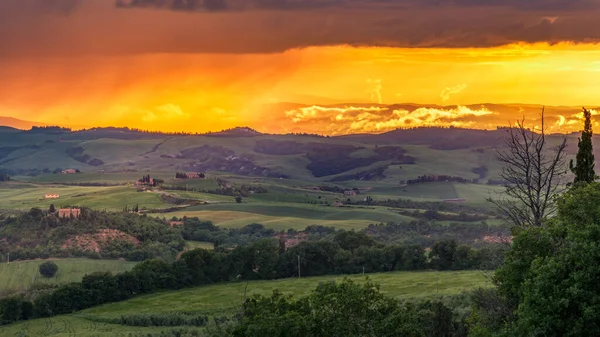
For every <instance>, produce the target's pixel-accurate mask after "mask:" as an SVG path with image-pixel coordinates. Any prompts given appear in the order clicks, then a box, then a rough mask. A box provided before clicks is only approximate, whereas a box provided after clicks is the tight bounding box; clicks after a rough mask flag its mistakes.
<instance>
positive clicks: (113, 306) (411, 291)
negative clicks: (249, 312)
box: [0, 271, 489, 336]
mask: <svg viewBox="0 0 600 337" xmlns="http://www.w3.org/2000/svg"><path fill="white" fill-rule="evenodd" d="M365 276H368V277H369V279H371V280H372V281H373V282H374V283H377V284H380V285H381V290H382V292H383V293H385V294H386V295H388V296H391V297H395V298H398V299H410V298H425V297H434V296H437V295H439V296H442V295H449V294H457V293H460V292H462V291H464V290H468V289H473V288H475V287H480V286H483V287H485V286H487V285H488V284H489V283H488V281H487V278H486V276H485V275H484V274H483V273H482V272H480V271H461V272H433V271H423V272H393V273H378V274H367V275H365ZM343 277H344V276H340V275H338V276H319V277H307V278H300V279H282V280H274V281H252V282H248V288H247V296H252V295H253V294H262V295H267V296H268V295H269V294H271V293H272V291H273V290H274V289H279V290H280V291H282V292H283V293H288V294H294V296H297V297H301V296H304V295H306V294H308V293H309V292H310V291H311V290H312V289H314V288H315V287H316V286H317V285H318V284H319V282H324V281H331V280H341V279H342V278H343ZM349 277H350V278H351V279H353V280H355V281H357V282H363V281H364V279H365V278H364V276H362V275H352V276H349ZM245 287H246V284H245V283H243V282H237V283H226V284H216V285H209V286H202V287H197V288H190V289H183V290H179V291H169V292H161V293H156V294H151V295H144V296H140V297H136V298H134V299H131V300H128V301H124V302H117V303H109V304H105V305H102V306H98V307H94V308H91V309H87V310H84V311H81V312H78V313H75V314H71V315H65V316H57V317H53V318H48V319H36V320H31V321H26V322H21V323H16V324H12V325H8V326H4V327H2V326H0V334H1V335H2V336H17V335H19V334H20V335H21V336H38V335H45V336H67V335H69V336H72V335H75V336H126V335H127V334H128V333H132V332H136V333H140V332H147V331H150V329H151V330H152V331H153V332H156V331H159V330H164V329H165V328H142V327H128V326H122V325H118V324H106V323H101V322H102V319H103V318H104V319H105V318H115V317H120V316H121V315H125V314H132V313H167V312H181V311H197V312H204V313H206V314H219V313H228V312H231V310H232V309H235V308H236V307H239V305H240V303H241V301H242V298H243V293H244V288H245Z"/></svg>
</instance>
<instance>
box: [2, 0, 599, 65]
mask: <svg viewBox="0 0 600 337" xmlns="http://www.w3.org/2000/svg"><path fill="white" fill-rule="evenodd" d="M186 13H189V15H186ZM599 16H600V1H598V0H454V1H448V0H446V1H442V0H117V1H115V0H112V1H109V0H85V1H82V0H0V57H7V56H16V57H22V56H42V57H43V56H53V55H54V56H73V55H83V54H103V55H123V54H138V53H268V52H281V51H284V50H287V49H290V48H301V47H307V46H324V45H339V44H348V45H354V46H394V47H450V48H454V47H490V46H498V45H503V44H510V43H515V42H530V43H533V42H549V43H557V42H561V41H571V42H598V41H600V29H598V28H597V27H598V25H597V22H598V20H597V18H598V17H599Z"/></svg>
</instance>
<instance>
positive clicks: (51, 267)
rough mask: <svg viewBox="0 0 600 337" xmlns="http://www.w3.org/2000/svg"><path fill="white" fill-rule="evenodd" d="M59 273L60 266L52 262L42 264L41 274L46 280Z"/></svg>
mask: <svg viewBox="0 0 600 337" xmlns="http://www.w3.org/2000/svg"><path fill="white" fill-rule="evenodd" d="M57 271H58V266H57V265H56V263H54V262H52V261H46V262H44V263H42V264H40V274H42V276H44V277H46V278H51V277H52V276H54V274H56V272H57Z"/></svg>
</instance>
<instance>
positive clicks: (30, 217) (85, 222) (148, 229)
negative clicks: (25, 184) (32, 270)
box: [0, 206, 185, 261]
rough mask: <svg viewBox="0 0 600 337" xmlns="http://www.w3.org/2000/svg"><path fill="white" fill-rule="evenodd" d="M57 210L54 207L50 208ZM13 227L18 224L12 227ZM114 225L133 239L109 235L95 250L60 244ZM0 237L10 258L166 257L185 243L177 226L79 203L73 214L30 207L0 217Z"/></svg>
mask: <svg viewBox="0 0 600 337" xmlns="http://www.w3.org/2000/svg"><path fill="white" fill-rule="evenodd" d="M54 210H56V209H54ZM14 228H19V230H18V231H15V230H14ZM105 229H109V230H114V231H118V232H119V233H122V234H123V235H127V236H129V237H130V238H131V239H135V240H137V241H138V242H139V243H138V244H134V243H132V242H131V240H130V241H124V240H120V239H110V240H108V239H107V240H105V241H103V242H99V246H98V248H99V250H98V251H95V250H89V249H85V248H83V247H79V246H78V245H77V244H73V245H69V246H67V247H66V248H64V247H63V244H64V243H65V242H66V241H67V240H68V239H69V238H73V237H74V236H86V235H87V236H89V237H92V236H93V235H95V234H96V233H98V232H99V231H101V230H105ZM0 237H6V238H7V241H6V244H3V245H0V254H3V255H6V254H7V253H9V252H10V257H11V260H30V259H37V258H42V259H47V258H50V257H57V258H65V257H89V258H125V259H126V260H130V261H143V260H145V259H147V258H152V257H161V258H164V259H166V260H168V261H170V260H173V259H174V258H175V256H176V255H177V254H178V253H179V252H181V251H182V250H183V248H184V247H185V241H184V239H183V237H182V235H181V231H180V229H178V228H171V227H170V226H169V225H168V224H167V223H166V221H163V220H162V219H158V218H152V217H149V216H147V215H142V216H139V215H137V214H130V213H123V212H116V213H109V212H103V211H96V210H91V209H89V208H86V207H82V208H81V213H80V216H79V217H77V218H71V217H69V218H62V217H59V216H58V215H57V214H56V212H52V206H51V207H50V208H49V209H48V210H47V211H46V210H41V209H39V208H32V209H31V210H30V211H29V212H26V213H22V214H20V215H18V216H11V217H8V218H6V219H4V220H2V221H0Z"/></svg>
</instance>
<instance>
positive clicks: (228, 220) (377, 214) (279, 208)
mask: <svg viewBox="0 0 600 337" xmlns="http://www.w3.org/2000/svg"><path fill="white" fill-rule="evenodd" d="M156 215H158V216H161V217H162V216H164V217H172V216H176V217H183V216H187V217H198V218H200V219H202V220H210V221H212V222H213V223H215V224H216V225H219V226H223V227H229V228H239V227H243V226H245V225H248V224H251V223H260V224H263V225H265V226H267V227H268V228H273V229H276V230H287V229H290V228H293V229H297V230H298V229H304V228H306V226H309V225H322V226H335V227H336V228H345V229H352V228H354V229H357V228H358V229H360V228H364V227H366V226H368V225H369V224H372V223H381V222H401V221H406V220H412V218H410V217H407V216H404V215H400V214H398V213H396V212H393V211H389V210H387V209H385V208H383V207H368V208H367V207H364V208H363V207H333V206H324V205H307V204H293V203H264V202H256V203H254V202H251V201H248V202H247V203H242V204H235V203H228V204H213V205H201V206H193V207H190V208H187V209H185V210H182V211H178V212H172V213H164V214H156Z"/></svg>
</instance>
